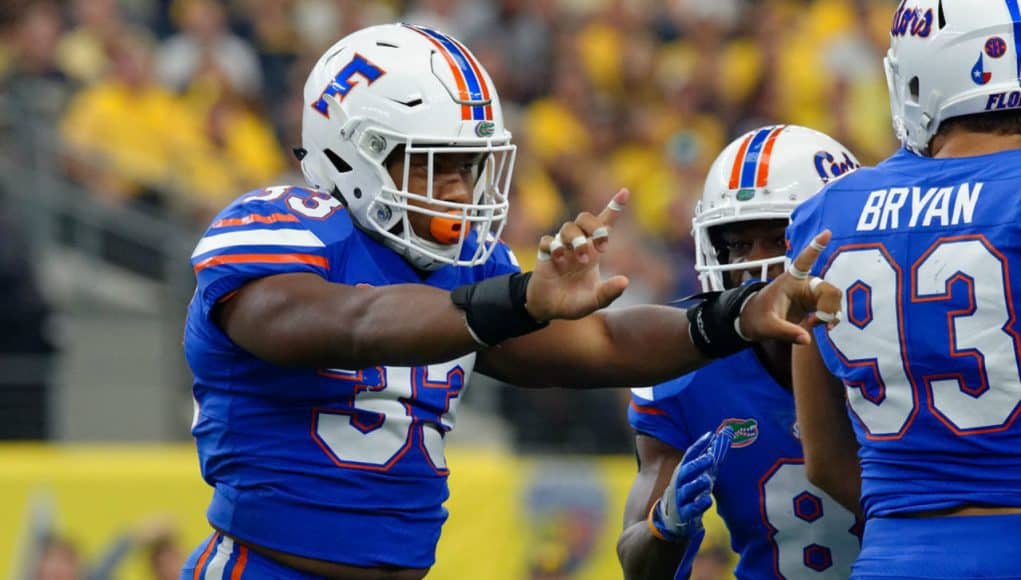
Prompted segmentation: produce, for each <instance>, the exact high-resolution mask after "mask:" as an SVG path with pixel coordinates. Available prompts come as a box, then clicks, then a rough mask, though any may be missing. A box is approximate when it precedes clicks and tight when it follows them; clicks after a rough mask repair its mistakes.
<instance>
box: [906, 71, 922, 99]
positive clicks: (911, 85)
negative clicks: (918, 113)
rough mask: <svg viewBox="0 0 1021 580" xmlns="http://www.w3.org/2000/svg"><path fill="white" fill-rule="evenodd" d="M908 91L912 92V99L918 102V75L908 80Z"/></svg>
mask: <svg viewBox="0 0 1021 580" xmlns="http://www.w3.org/2000/svg"><path fill="white" fill-rule="evenodd" d="M908 92H909V93H910V94H911V101H912V102H914V103H917V102H918V95H919V93H920V91H919V88H918V77H912V78H911V81H909V82H908Z"/></svg>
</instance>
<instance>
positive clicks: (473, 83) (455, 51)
mask: <svg viewBox="0 0 1021 580" xmlns="http://www.w3.org/2000/svg"><path fill="white" fill-rule="evenodd" d="M415 28H417V29H419V30H421V31H422V32H424V33H426V34H428V35H429V36H431V37H433V38H435V39H436V40H437V41H439V43H440V44H442V45H443V48H446V49H447V51H448V52H450V55H451V56H452V57H454V62H456V63H457V67H458V68H459V69H461V74H463V75H464V80H465V83H466V84H467V85H468V94H469V96H470V98H471V100H473V101H481V100H483V99H484V97H483V96H482V87H481V85H479V79H478V77H476V76H475V71H474V70H473V69H472V66H471V64H470V63H469V62H468V58H467V57H466V56H465V54H464V53H463V52H461V49H460V48H458V46H457V45H456V44H455V43H453V42H452V41H451V40H450V38H448V37H447V36H446V35H444V34H441V33H439V32H437V31H435V30H433V29H431V28H426V27H425V26H417V25H416V26H415ZM485 118H486V113H485V111H484V110H483V108H482V107H481V106H477V107H472V119H473V120H477V121H481V120H484V119H485Z"/></svg>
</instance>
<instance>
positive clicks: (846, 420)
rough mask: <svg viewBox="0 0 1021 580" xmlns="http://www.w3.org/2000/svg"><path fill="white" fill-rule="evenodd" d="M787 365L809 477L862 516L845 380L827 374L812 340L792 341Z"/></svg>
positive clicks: (858, 469)
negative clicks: (788, 364) (791, 349)
mask: <svg viewBox="0 0 1021 580" xmlns="http://www.w3.org/2000/svg"><path fill="white" fill-rule="evenodd" d="M791 366H792V369H791V372H792V374H793V379H794V400H795V405H796V406H797V417H798V419H797V420H798V429H799V430H800V431H801V444H802V447H803V448H804V450H805V472H806V474H807V476H808V480H809V481H811V482H812V483H814V484H815V485H817V486H819V488H820V489H822V490H823V491H825V492H826V493H828V494H829V495H830V496H831V497H832V498H833V499H835V500H837V501H838V502H840V504H841V505H843V506H844V507H846V508H847V509H848V510H850V511H851V512H852V513H854V514H855V516H857V517H858V518H859V519H861V518H862V509H861V466H860V465H859V463H858V442H857V440H856V439H855V437H854V429H853V427H852V426H851V419H850V417H848V415H847V402H846V401H847V399H846V396H845V389H844V385H843V384H842V383H841V382H840V381H839V380H837V378H836V377H834V376H833V375H831V374H830V372H829V370H828V369H827V368H826V365H825V364H824V363H823V360H822V357H821V356H820V355H819V349H818V347H817V346H816V345H815V344H811V345H805V346H801V345H797V346H795V347H794V349H793V352H792V354H791Z"/></svg>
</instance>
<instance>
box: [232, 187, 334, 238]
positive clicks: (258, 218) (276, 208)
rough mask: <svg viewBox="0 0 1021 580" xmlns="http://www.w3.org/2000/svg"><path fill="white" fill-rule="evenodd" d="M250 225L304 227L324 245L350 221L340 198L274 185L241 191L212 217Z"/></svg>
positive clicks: (304, 188) (324, 193)
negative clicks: (238, 195) (245, 191)
mask: <svg viewBox="0 0 1021 580" xmlns="http://www.w3.org/2000/svg"><path fill="white" fill-rule="evenodd" d="M224 224H233V225H236V226H250V227H270V228H274V227H286V228H291V229H296V228H301V229H307V230H309V231H312V232H313V233H315V234H316V235H317V236H318V237H319V238H321V239H322V240H323V241H324V242H325V243H326V244H327V245H330V244H331V243H336V242H338V241H342V240H344V239H346V238H347V237H348V236H350V235H351V232H352V231H353V230H354V225H353V224H352V223H351V218H350V214H349V213H348V212H347V211H346V210H345V208H344V206H343V204H342V203H341V202H340V200H338V199H336V198H334V197H333V196H332V195H330V194H329V193H327V192H324V191H317V190H313V189H309V188H307V187H300V186H290V185H277V186H272V187H266V188H262V189H256V190H252V191H249V192H247V193H245V194H244V195H241V196H240V197H238V198H237V199H235V200H234V201H233V202H232V203H231V204H230V205H228V206H227V207H226V208H225V209H224V210H223V211H222V212H220V214H219V215H217V217H216V218H215V219H214V221H213V227H222V226H223V225H224Z"/></svg>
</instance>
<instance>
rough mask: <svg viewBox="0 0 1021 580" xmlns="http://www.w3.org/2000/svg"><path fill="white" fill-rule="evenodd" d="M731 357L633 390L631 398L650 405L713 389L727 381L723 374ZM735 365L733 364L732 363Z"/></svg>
mask: <svg viewBox="0 0 1021 580" xmlns="http://www.w3.org/2000/svg"><path fill="white" fill-rule="evenodd" d="M729 359H730V357H725V358H722V359H719V360H715V361H713V362H711V363H709V364H708V365H706V366H704V367H702V368H700V369H698V370H694V371H692V372H690V373H687V374H685V375H681V376H679V377H676V378H673V379H670V380H669V381H666V382H664V383H660V384H658V385H656V386H653V387H644V388H635V389H631V397H632V398H633V399H634V400H635V401H636V402H638V403H639V404H641V403H648V402H655V401H664V400H666V399H673V398H683V397H687V396H692V395H694V393H696V392H698V391H701V390H702V389H706V388H708V389H713V388H714V387H716V386H719V384H720V382H721V381H725V380H727V379H726V378H724V377H723V376H721V375H723V374H725V372H726V368H727V366H726V361H728V360H729ZM731 364H733V362H731Z"/></svg>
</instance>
